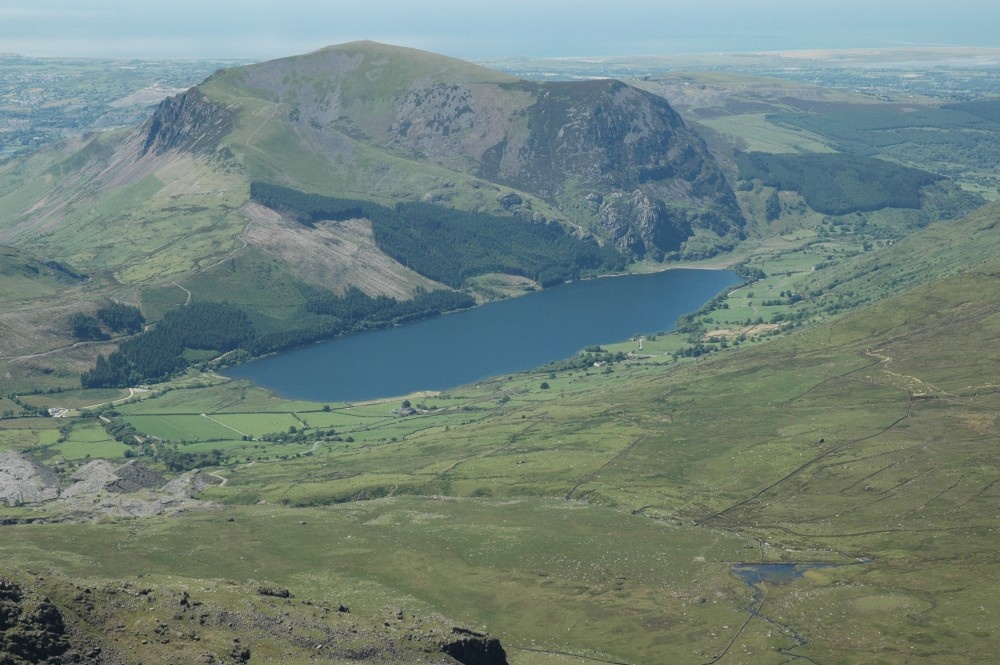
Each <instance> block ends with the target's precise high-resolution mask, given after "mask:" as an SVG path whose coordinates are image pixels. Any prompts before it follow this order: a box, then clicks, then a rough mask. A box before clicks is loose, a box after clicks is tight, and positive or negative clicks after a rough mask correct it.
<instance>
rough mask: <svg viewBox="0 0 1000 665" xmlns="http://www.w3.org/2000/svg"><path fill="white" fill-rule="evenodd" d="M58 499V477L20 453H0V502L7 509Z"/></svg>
mask: <svg viewBox="0 0 1000 665" xmlns="http://www.w3.org/2000/svg"><path fill="white" fill-rule="evenodd" d="M58 496H59V477H58V476H56V474H55V473H53V472H52V471H50V470H49V469H47V468H46V467H44V466H42V464H40V463H39V462H38V461H36V460H35V459H34V458H32V457H30V456H29V455H26V454H24V453H21V452H17V451H14V450H8V451H4V452H0V501H2V502H4V503H6V504H7V505H8V506H20V505H23V504H26V503H40V502H42V501H51V500H52V499H55V498H56V497H58Z"/></svg>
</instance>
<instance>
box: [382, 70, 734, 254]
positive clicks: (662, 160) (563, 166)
mask: <svg viewBox="0 0 1000 665" xmlns="http://www.w3.org/2000/svg"><path fill="white" fill-rule="evenodd" d="M498 90H502V91H504V92H505V93H506V94H507V95H508V96H509V97H510V99H508V100H506V104H505V103H503V102H497V99H496V97H497V91H498ZM504 106H507V107H508V108H510V109H511V112H510V113H508V114H506V115H503V116H501V115H500V114H499V113H498V109H501V108H503V107H504ZM389 135H390V137H391V139H392V141H393V143H394V144H395V145H397V146H400V147H406V148H408V149H410V150H412V151H414V152H418V153H419V154H420V155H423V156H429V157H431V158H432V159H435V160H436V161H438V162H439V163H441V164H445V165H451V166H455V165H466V166H468V165H472V168H473V170H474V172H475V173H476V175H478V176H480V177H482V178H484V179H487V180H491V181H493V182H498V183H501V184H504V185H508V186H510V187H513V188H515V189H518V190H521V191H523V192H528V193H530V194H534V195H536V196H539V197H540V198H542V199H545V200H547V201H549V202H550V203H552V204H554V205H556V206H558V207H563V208H566V209H572V208H576V207H578V204H579V201H574V200H573V199H574V198H579V197H581V196H586V195H587V194H588V193H589V194H592V195H594V196H597V197H604V198H607V199H608V200H609V201H611V202H612V203H613V205H611V206H610V207H607V208H601V209H600V211H599V214H598V219H599V220H600V224H599V225H598V226H597V227H595V230H596V231H597V232H598V233H599V234H600V233H602V232H607V233H608V234H610V239H611V240H612V241H614V242H615V244H616V245H617V246H618V247H619V249H621V250H623V251H625V252H627V253H628V254H630V255H632V256H635V257H642V256H645V255H647V254H651V255H653V256H655V257H656V258H662V256H663V255H664V254H665V253H666V252H671V251H676V250H678V249H679V248H680V247H681V245H682V243H683V242H684V241H685V240H686V239H687V238H688V237H690V236H691V234H692V233H693V230H694V229H696V228H703V229H707V230H710V231H712V232H714V233H716V234H718V235H720V236H726V235H729V234H733V235H739V234H740V233H741V229H742V226H743V224H744V220H743V217H742V213H741V212H740V210H739V206H738V204H737V202H736V197H735V195H734V194H733V191H732V189H731V188H730V187H729V184H728V183H727V181H726V179H725V177H724V176H723V174H722V171H721V169H720V168H719V166H718V165H717V164H716V162H715V160H714V159H713V157H712V155H711V154H710V152H709V150H708V148H707V146H706V145H705V143H704V141H703V140H702V139H701V138H700V137H699V136H698V135H697V134H696V133H695V132H694V131H693V130H691V129H690V128H689V127H688V126H687V125H686V124H685V123H684V121H683V120H682V119H681V118H680V116H679V115H678V114H677V113H676V112H675V111H674V110H673V109H672V108H671V107H670V105H669V104H668V103H667V102H666V101H665V100H663V99H662V98H659V97H656V96H655V95H652V94H649V93H646V92H643V91H641V90H638V89H636V88H633V87H631V86H628V85H626V84H624V83H622V82H620V81H612V80H601V81H575V82H565V83H533V82H528V81H520V82H517V83H511V84H499V85H498V86H495V87H494V88H493V89H491V90H486V89H485V87H484V86H481V85H480V86H462V85H457V84H451V85H444V84H436V85H431V86H427V87H415V88H411V89H410V90H409V91H408V92H407V94H406V95H405V96H404V97H403V100H402V102H401V104H400V105H399V106H398V108H397V111H396V116H395V118H394V120H393V123H392V125H391V126H390V128H389ZM621 201H625V202H626V203H625V204H624V205H622V204H620V203H619V202H621Z"/></svg>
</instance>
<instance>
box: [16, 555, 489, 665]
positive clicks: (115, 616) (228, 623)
mask: <svg viewBox="0 0 1000 665" xmlns="http://www.w3.org/2000/svg"><path fill="white" fill-rule="evenodd" d="M262 589H265V590H268V591H269V593H262V592H261V590H262ZM276 590H277V591H281V592H280V593H275V591H276ZM258 652H261V653H263V654H266V656H264V657H266V658H269V659H270V661H269V662H282V659H284V660H287V661H294V662H304V661H306V660H308V661H312V662H319V663H323V662H336V663H343V662H355V663H358V664H359V665H365V664H371V665H374V664H376V663H378V664H379V665H403V664H404V663H413V662H423V663H427V664H430V665H455V663H461V664H462V665H506V664H507V656H506V654H505V652H504V649H503V647H502V646H501V645H500V642H499V641H498V640H497V639H496V638H493V637H490V636H489V635H487V634H485V633H481V632H476V631H472V630H469V629H468V628H464V627H461V626H456V625H455V623H454V622H452V621H450V620H449V619H447V618H445V617H442V616H438V615H431V616H409V615H406V614H404V612H402V611H401V610H394V611H391V612H390V613H389V614H388V616H387V617H381V616H379V617H367V618H366V617H363V616H359V615H357V614H356V613H352V612H350V611H348V610H347V608H346V607H344V606H343V605H342V604H341V603H339V602H337V601H336V600H335V599H327V598H299V597H297V595H296V594H293V593H291V592H290V591H289V590H287V589H285V588H284V587H280V586H279V585H276V584H274V583H272V582H261V581H256V580H248V581H247V582H246V583H243V584H240V583H237V582H234V581H231V580H203V581H202V583H200V585H199V587H198V588H197V589H194V588H190V589H189V588H188V587H184V588H178V587H175V586H172V585H170V586H168V585H162V584H156V583H153V582H150V581H149V579H148V578H142V579H130V580H103V581H99V582H95V581H90V582H83V581H81V580H71V579H68V578H64V577H62V576H59V575H57V574H54V573H46V574H44V575H39V574H37V573H27V572H25V571H23V570H16V569H9V570H3V571H0V665H27V664H28V663H33V664H35V663H37V664H41V665H61V664H63V663H66V664H69V663H81V664H86V665H89V664H94V665H97V664H98V663H100V664H101V665H134V664H136V663H140V662H141V663H143V664H145V665H151V664H158V663H164V664H166V663H170V664H171V665H172V664H174V663H208V664H214V665H238V664H240V663H247V662H250V663H252V662H255V659H254V656H255V654H257V653H258Z"/></svg>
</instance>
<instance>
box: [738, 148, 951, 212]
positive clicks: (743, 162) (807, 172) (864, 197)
mask: <svg viewBox="0 0 1000 665" xmlns="http://www.w3.org/2000/svg"><path fill="white" fill-rule="evenodd" d="M736 163H737V165H738V166H739V177H740V178H741V179H742V180H755V179H756V180H760V181H761V182H762V183H763V184H764V185H766V186H768V187H775V188H777V189H784V190H789V191H794V192H798V193H799V194H801V195H802V198H803V199H805V202H806V203H807V204H808V205H809V207H810V208H812V209H813V210H815V211H817V212H821V213H823V214H826V215H844V214H847V213H851V212H864V211H870V210H880V209H882V208H919V207H920V206H921V196H920V190H921V188H922V187H924V186H926V185H929V184H931V183H933V182H935V181H938V180H941V176H938V175H935V174H933V173H928V172H927V171H921V170H919V169H914V168H910V167H907V166H900V165H898V164H892V163H890V162H886V161H883V160H880V159H872V158H870V157H859V156H856V155H843V154H835V153H831V154H808V155H793V154H769V153H763V152H750V153H741V154H738V155H737V157H736Z"/></svg>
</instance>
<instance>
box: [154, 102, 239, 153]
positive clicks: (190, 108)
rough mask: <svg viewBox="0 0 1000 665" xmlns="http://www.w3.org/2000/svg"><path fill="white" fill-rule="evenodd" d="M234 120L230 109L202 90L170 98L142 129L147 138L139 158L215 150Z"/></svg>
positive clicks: (158, 108)
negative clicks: (211, 98)
mask: <svg viewBox="0 0 1000 665" xmlns="http://www.w3.org/2000/svg"><path fill="white" fill-rule="evenodd" d="M232 121H233V118H232V111H231V110H230V109H227V108H225V107H223V106H220V105H218V104H213V103H211V102H209V101H208V100H207V99H205V97H204V95H202V94H201V91H199V90H198V88H192V89H190V90H188V91H187V92H185V93H183V94H180V95H176V96H174V97H168V98H167V99H165V100H163V101H162V102H160V105H159V106H158V107H157V109H156V111H155V112H154V113H153V115H152V117H150V118H149V120H147V121H146V122H145V123H143V125H142V126H141V127H140V129H139V131H140V132H141V133H142V134H144V135H145V139H144V141H143V144H142V148H141V149H140V151H139V156H140V157H141V156H143V155H146V154H149V153H152V154H154V155H160V154H163V153H165V152H167V151H168V150H185V151H188V152H206V151H209V150H212V149H214V148H215V147H216V145H217V144H218V140H219V139H220V138H221V137H223V136H224V135H225V134H226V133H227V132H228V131H229V130H230V129H231V128H232Z"/></svg>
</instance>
